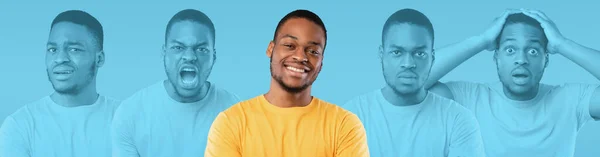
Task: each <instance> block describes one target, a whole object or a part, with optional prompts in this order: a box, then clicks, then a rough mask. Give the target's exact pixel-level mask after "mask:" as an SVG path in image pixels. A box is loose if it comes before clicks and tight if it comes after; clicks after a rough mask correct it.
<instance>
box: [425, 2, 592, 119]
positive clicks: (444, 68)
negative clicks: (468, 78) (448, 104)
mask: <svg viewBox="0 0 600 157" xmlns="http://www.w3.org/2000/svg"><path fill="white" fill-rule="evenodd" d="M515 13H523V14H525V15H527V16H529V17H531V18H533V19H535V20H537V21H538V22H539V23H540V26H541V27H542V29H543V30H539V29H537V30H536V29H531V28H527V27H526V26H522V25H521V26H511V25H508V26H507V27H509V30H511V31H515V32H513V33H512V34H517V31H520V32H521V33H519V34H520V35H519V36H515V35H512V36H513V37H515V38H519V41H518V42H517V41H512V43H508V42H502V41H501V42H500V45H495V39H496V38H497V37H498V36H499V35H501V37H509V36H510V35H509V34H507V33H503V34H500V33H501V32H502V28H503V27H504V24H505V22H506V17H508V16H509V15H511V14H515ZM510 27H513V28H510ZM505 29H506V28H505ZM525 31H527V33H525ZM540 32H543V34H545V36H546V37H547V39H548V43H547V45H546V47H545V51H544V47H542V48H539V47H538V46H539V45H538V43H536V42H532V41H534V40H537V39H539V38H538V37H539V35H538V34H540ZM516 43H519V44H516ZM502 44H505V45H507V44H512V45H517V48H516V50H518V51H515V52H517V53H514V54H513V55H504V56H503V55H502V51H504V52H506V49H505V48H503V47H502V46H503V45H502ZM495 48H498V49H499V50H498V52H497V54H495V55H494V56H495V58H496V59H495V60H496V63H497V64H498V71H499V73H498V75H499V76H500V78H501V80H502V82H503V84H505V90H504V91H505V92H504V93H505V95H506V96H507V97H509V98H510V99H514V100H530V99H532V98H534V96H535V95H536V94H537V92H538V88H537V85H538V84H539V82H540V80H539V78H541V77H542V75H543V72H544V69H545V67H546V66H547V64H548V63H547V62H548V57H541V56H547V54H545V55H532V54H531V53H530V52H529V49H531V48H536V49H540V50H541V51H542V52H545V53H548V54H560V55H562V56H564V57H565V58H567V59H569V60H571V61H573V62H574V63H576V64H577V65H579V66H581V67H582V68H583V69H585V70H586V71H588V72H589V73H590V74H592V75H593V76H594V77H596V78H597V79H599V80H600V68H597V67H600V62H598V60H600V51H598V50H594V49H591V48H588V47H585V46H583V45H580V44H578V43H576V42H574V41H572V40H569V39H567V38H566V37H564V36H563V35H562V34H561V33H560V31H559V30H558V28H557V27H556V25H555V24H554V22H553V21H552V20H550V19H549V18H548V17H547V16H546V15H545V14H544V13H542V12H541V11H538V10H528V9H520V10H515V9H510V10H507V11H505V12H504V13H503V14H502V15H501V16H499V17H498V18H496V19H495V20H494V22H493V23H492V25H491V26H490V27H489V28H488V29H487V30H486V31H485V32H484V33H482V34H480V35H477V36H474V37H471V38H469V39H467V40H464V41H462V42H459V43H456V44H453V45H449V46H447V47H444V48H441V49H439V51H438V52H440V53H439V54H443V55H446V56H442V57H440V58H445V59H440V60H439V62H437V63H436V65H434V66H433V69H432V73H431V78H430V79H429V80H428V81H427V83H426V87H431V88H429V90H431V91H433V92H435V93H437V94H439V95H442V96H445V97H448V98H453V97H454V96H453V95H452V93H451V92H450V89H448V87H447V86H446V85H445V84H444V83H441V82H438V80H439V79H440V78H441V77H443V76H444V75H446V74H447V73H448V72H450V71H451V70H452V69H454V68H456V67H457V66H458V65H460V64H461V63H462V62H464V61H466V60H467V59H469V58H471V57H472V56H474V55H476V54H477V53H479V52H481V51H483V50H484V49H488V50H493V49H495ZM538 53H539V52H538ZM542 54H543V53H542ZM523 61H527V64H523V63H524V62H523ZM519 62H520V63H519ZM517 63H519V64H520V65H523V66H521V67H526V68H527V70H528V71H529V73H531V74H532V77H531V78H530V80H528V81H525V82H527V83H526V84H524V85H516V83H515V82H513V83H515V84H513V83H510V82H511V81H512V80H511V79H512V78H510V79H509V78H506V76H507V73H509V71H511V70H513V69H514V68H516V67H518V66H517ZM503 77H504V78H503ZM538 77H539V78H538ZM507 91H509V92H507ZM534 93H535V94H534ZM589 103H590V104H589V106H590V115H591V116H592V117H594V118H600V89H596V90H595V91H594V92H593V94H592V97H591V100H590V102H589Z"/></svg>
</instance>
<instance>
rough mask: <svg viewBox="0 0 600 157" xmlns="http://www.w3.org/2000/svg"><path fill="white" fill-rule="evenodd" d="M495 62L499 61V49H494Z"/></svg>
mask: <svg viewBox="0 0 600 157" xmlns="http://www.w3.org/2000/svg"><path fill="white" fill-rule="evenodd" d="M493 60H494V62H498V49H494V58H493Z"/></svg>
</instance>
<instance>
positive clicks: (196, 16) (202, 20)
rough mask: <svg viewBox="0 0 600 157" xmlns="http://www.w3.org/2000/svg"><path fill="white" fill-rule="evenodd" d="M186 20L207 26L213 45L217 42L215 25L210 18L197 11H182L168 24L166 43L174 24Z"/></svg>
mask: <svg viewBox="0 0 600 157" xmlns="http://www.w3.org/2000/svg"><path fill="white" fill-rule="evenodd" d="M186 20H189V21H192V22H197V23H199V24H202V25H206V26H207V27H208V29H209V30H210V33H211V35H212V40H213V43H214V42H215V36H216V34H215V33H216V31H215V24H213V22H212V20H210V18H209V17H208V16H207V15H206V14H204V13H203V12H201V11H199V10H196V9H185V10H181V11H179V12H177V13H176V14H175V15H173V17H171V20H169V23H167V30H166V31H165V41H166V40H167V37H168V36H169V32H170V31H171V27H172V26H173V24H175V23H177V22H181V21H186Z"/></svg>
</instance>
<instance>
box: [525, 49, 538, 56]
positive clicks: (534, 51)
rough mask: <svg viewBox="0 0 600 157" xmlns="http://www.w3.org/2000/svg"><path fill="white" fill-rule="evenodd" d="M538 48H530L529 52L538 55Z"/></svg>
mask: <svg viewBox="0 0 600 157" xmlns="http://www.w3.org/2000/svg"><path fill="white" fill-rule="evenodd" d="M538 52H539V51H538V50H537V49H529V51H527V53H529V54H531V55H537V54H538Z"/></svg>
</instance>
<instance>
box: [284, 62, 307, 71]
mask: <svg viewBox="0 0 600 157" xmlns="http://www.w3.org/2000/svg"><path fill="white" fill-rule="evenodd" d="M283 66H284V67H293V68H296V69H304V71H305V72H309V71H310V70H311V69H310V68H309V67H308V66H306V65H302V64H297V63H284V64H283Z"/></svg>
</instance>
